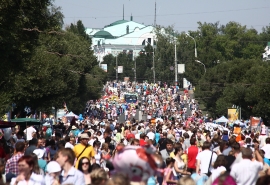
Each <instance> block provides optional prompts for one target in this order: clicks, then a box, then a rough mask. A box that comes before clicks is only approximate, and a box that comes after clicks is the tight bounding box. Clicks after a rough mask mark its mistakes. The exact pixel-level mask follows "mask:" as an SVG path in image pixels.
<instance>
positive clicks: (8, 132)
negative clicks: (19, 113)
mask: <svg viewBox="0 0 270 185" xmlns="http://www.w3.org/2000/svg"><path fill="white" fill-rule="evenodd" d="M3 131H4V138H5V140H10V138H11V137H12V130H11V128H4V129H3Z"/></svg>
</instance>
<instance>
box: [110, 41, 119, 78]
mask: <svg viewBox="0 0 270 185" xmlns="http://www.w3.org/2000/svg"><path fill="white" fill-rule="evenodd" d="M110 45H112V44H111V43H110ZM112 46H113V47H114V48H115V50H116V47H115V46H114V45H112ZM115 77H116V82H118V61H117V52H116V74H115Z"/></svg>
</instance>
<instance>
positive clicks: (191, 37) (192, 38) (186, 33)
mask: <svg viewBox="0 0 270 185" xmlns="http://www.w3.org/2000/svg"><path fill="white" fill-rule="evenodd" d="M186 36H188V37H190V38H192V39H193V40H194V42H195V58H197V47H196V40H195V39H194V38H193V37H191V36H190V35H189V34H188V33H186Z"/></svg>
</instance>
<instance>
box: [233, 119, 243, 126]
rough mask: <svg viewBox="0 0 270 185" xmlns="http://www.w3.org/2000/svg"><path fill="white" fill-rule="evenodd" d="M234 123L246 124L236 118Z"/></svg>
mask: <svg viewBox="0 0 270 185" xmlns="http://www.w3.org/2000/svg"><path fill="white" fill-rule="evenodd" d="M234 123H235V124H239V125H240V126H245V123H243V122H242V121H240V120H236V121H235V122H234Z"/></svg>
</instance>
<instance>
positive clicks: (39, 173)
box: [30, 153, 45, 175]
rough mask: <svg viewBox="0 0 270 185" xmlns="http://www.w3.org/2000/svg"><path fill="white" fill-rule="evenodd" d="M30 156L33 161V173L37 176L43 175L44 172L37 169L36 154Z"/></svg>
mask: <svg viewBox="0 0 270 185" xmlns="http://www.w3.org/2000/svg"><path fill="white" fill-rule="evenodd" d="M30 156H31V157H32V158H33V160H34V165H33V172H34V173H35V174H38V175H45V172H44V171H43V170H42V169H41V168H40V167H39V165H38V157H37V155H36V154H34V153H32V154H30Z"/></svg>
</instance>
